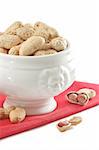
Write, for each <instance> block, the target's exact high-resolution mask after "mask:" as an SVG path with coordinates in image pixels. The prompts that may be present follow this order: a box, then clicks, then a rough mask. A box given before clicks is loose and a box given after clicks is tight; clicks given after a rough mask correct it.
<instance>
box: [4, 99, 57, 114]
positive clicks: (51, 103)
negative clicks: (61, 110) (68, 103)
mask: <svg viewBox="0 0 99 150" xmlns="http://www.w3.org/2000/svg"><path fill="white" fill-rule="evenodd" d="M18 102H19V101H17V100H15V101H14V100H12V99H10V98H9V97H7V98H6V100H5V102H4V103H3V107H4V108H7V107H10V106H20V107H23V108H24V109H25V110H26V113H27V115H42V114H46V113H50V112H52V111H54V110H55V108H56V107H57V103H56V101H55V99H54V98H50V99H47V100H44V101H43V100H42V101H41V100H37V101H36V100H35V101H32V102H29V101H28V103H27V102H22V101H21V100H20V102H19V103H18ZM42 102H43V103H42Z"/></svg>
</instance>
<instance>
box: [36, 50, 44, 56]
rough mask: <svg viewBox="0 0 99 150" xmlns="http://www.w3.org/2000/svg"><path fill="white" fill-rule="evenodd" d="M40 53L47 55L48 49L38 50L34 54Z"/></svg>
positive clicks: (38, 54)
mask: <svg viewBox="0 0 99 150" xmlns="http://www.w3.org/2000/svg"><path fill="white" fill-rule="evenodd" d="M40 55H46V51H45V50H38V51H36V52H35V53H34V56H40Z"/></svg>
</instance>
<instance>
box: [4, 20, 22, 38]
mask: <svg viewBox="0 0 99 150" xmlns="http://www.w3.org/2000/svg"><path fill="white" fill-rule="evenodd" d="M20 27H23V25H22V23H21V22H20V21H16V22H14V23H13V24H12V25H10V26H9V27H8V28H7V29H6V30H5V34H11V35H12V34H14V35H15V34H16V30H17V29H18V28H20Z"/></svg>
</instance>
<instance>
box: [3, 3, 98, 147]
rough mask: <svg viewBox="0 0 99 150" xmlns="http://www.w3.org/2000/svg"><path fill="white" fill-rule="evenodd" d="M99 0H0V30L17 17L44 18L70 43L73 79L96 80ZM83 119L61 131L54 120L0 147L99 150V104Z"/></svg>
mask: <svg viewBox="0 0 99 150" xmlns="http://www.w3.org/2000/svg"><path fill="white" fill-rule="evenodd" d="M98 6H99V5H98V0H24V1H23V0H8V1H7V0H0V31H4V30H5V29H6V27H7V26H8V25H9V24H11V23H12V22H14V21H16V20H21V21H23V22H24V23H27V22H31V23H34V22H36V21H39V20H40V21H44V22H46V23H48V24H49V25H52V26H53V27H56V28H57V29H58V31H59V32H60V34H61V35H63V36H64V37H66V38H67V39H68V40H69V42H70V45H71V50H72V51H73V54H74V57H75V60H76V69H77V71H76V79H77V80H80V81H87V82H93V83H99V67H98V64H99V55H98V54H99V52H98V51H99V44H98V39H99V38H98V35H99V30H98V28H99V23H98V18H99V17H98V14H99V12H98V8H99V7H98ZM80 115H81V116H82V117H83V118H84V121H83V123H82V124H81V125H79V126H77V127H76V128H75V129H73V130H71V131H68V132H67V133H66V132H65V133H63V134H61V133H60V132H58V130H57V129H56V122H54V123H52V124H49V125H46V126H44V127H41V128H37V129H34V130H31V131H28V132H25V133H22V134H18V135H16V136H12V137H10V138H6V139H4V140H1V141H0V150H12V149H14V150H18V149H24V150H27V149H36V150H48V149H50V150H51V149H55V150H66V149H67V150H83V149H85V150H87V149H90V150H93V149H94V150H99V145H98V142H99V140H98V139H99V123H98V122H99V119H98V118H99V117H98V115H99V106H98V107H96V108H94V109H92V110H91V109H90V110H89V113H88V112H87V111H85V112H82V113H81V114H80Z"/></svg>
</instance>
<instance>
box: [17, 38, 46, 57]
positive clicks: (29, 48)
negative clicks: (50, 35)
mask: <svg viewBox="0 0 99 150" xmlns="http://www.w3.org/2000/svg"><path fill="white" fill-rule="evenodd" d="M44 44H45V39H44V38H42V37H40V36H32V37H30V38H29V39H28V40H27V41H25V42H23V43H22V45H21V48H20V51H19V55H22V56H29V55H33V54H34V52H35V51H37V50H39V49H41V47H42V46H43V45H44Z"/></svg>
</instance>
